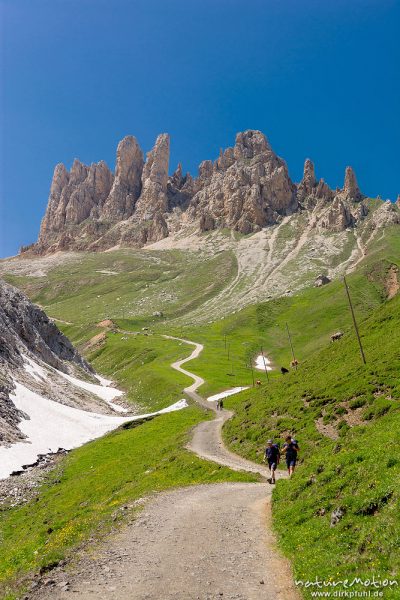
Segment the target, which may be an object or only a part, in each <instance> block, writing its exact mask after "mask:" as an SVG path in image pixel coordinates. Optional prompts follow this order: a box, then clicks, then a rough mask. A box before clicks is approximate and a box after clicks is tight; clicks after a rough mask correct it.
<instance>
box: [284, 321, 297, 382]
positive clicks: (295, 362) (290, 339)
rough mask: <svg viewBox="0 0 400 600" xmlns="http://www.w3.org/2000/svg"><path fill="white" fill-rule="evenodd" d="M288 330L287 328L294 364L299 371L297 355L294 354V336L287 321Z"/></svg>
mask: <svg viewBox="0 0 400 600" xmlns="http://www.w3.org/2000/svg"><path fill="white" fill-rule="evenodd" d="M286 330H287V334H288V338H289V344H290V348H291V350H292V356H293V364H294V368H295V369H296V371H297V361H296V357H295V355H294V348H293V343H292V336H291V335H290V331H289V325H288V324H287V323H286Z"/></svg>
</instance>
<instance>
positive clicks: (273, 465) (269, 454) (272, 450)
mask: <svg viewBox="0 0 400 600" xmlns="http://www.w3.org/2000/svg"><path fill="white" fill-rule="evenodd" d="M280 457H281V453H280V451H279V447H278V445H277V444H274V443H273V441H272V440H268V441H267V447H266V448H265V455H264V461H266V462H267V463H268V466H269V471H270V474H271V477H270V478H269V479H267V481H268V483H272V484H274V483H275V471H276V469H277V466H278V464H279V459H280Z"/></svg>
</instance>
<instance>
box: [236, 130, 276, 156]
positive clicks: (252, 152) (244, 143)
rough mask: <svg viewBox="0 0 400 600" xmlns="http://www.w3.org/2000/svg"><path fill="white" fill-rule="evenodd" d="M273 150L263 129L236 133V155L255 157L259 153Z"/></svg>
mask: <svg viewBox="0 0 400 600" xmlns="http://www.w3.org/2000/svg"><path fill="white" fill-rule="evenodd" d="M268 150H271V146H270V145H269V143H268V140H267V138H266V137H265V135H264V134H263V133H262V132H261V131H257V130H252V129H249V130H247V131H243V132H241V133H238V134H237V135H236V141H235V147H234V150H233V152H234V156H235V158H236V160H237V159H240V158H254V157H255V156H256V155H257V154H261V153H262V152H266V151H268Z"/></svg>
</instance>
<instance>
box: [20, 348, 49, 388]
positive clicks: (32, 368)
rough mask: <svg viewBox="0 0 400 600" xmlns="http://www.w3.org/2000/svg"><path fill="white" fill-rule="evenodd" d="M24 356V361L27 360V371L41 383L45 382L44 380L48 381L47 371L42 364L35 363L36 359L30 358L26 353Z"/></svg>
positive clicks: (25, 364)
mask: <svg viewBox="0 0 400 600" xmlns="http://www.w3.org/2000/svg"><path fill="white" fill-rule="evenodd" d="M22 358H23V359H24V361H26V362H25V363H24V369H25V371H26V372H27V373H29V375H31V376H32V377H33V379H36V381H40V382H41V383H43V381H46V378H47V373H46V371H45V370H44V369H43V368H42V367H41V366H40V365H38V364H37V363H35V361H34V360H32V359H31V358H29V356H26V354H22Z"/></svg>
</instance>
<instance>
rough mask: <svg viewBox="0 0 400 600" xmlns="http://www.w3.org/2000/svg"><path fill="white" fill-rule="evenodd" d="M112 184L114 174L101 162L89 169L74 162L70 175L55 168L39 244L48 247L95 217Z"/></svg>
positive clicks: (61, 168)
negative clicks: (70, 228)
mask: <svg viewBox="0 0 400 600" xmlns="http://www.w3.org/2000/svg"><path fill="white" fill-rule="evenodd" d="M112 183H113V175H112V173H111V171H110V169H109V168H108V167H107V165H106V163H105V162H104V161H100V162H99V163H94V164H92V165H91V166H90V167H88V166H86V165H84V164H82V163H81V162H80V161H79V160H77V159H75V160H74V163H73V165H72V167H71V170H70V172H68V171H67V170H66V168H65V167H64V165H62V164H59V165H57V166H56V168H55V171H54V176H53V181H52V184H51V189H50V198H49V203H48V206H47V210H46V214H45V216H44V219H43V221H42V224H41V228H40V233H39V240H38V245H39V246H43V247H48V246H50V245H51V244H52V243H53V242H54V241H55V240H57V239H58V240H61V239H62V237H63V234H64V233H65V232H66V231H67V230H68V228H69V227H71V226H74V225H79V224H80V223H82V222H83V221H85V220H86V219H89V218H90V217H93V218H98V216H99V214H100V211H101V208H102V206H103V204H104V202H105V200H106V198H107V197H108V195H109V193H110V190H111V186H112Z"/></svg>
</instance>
